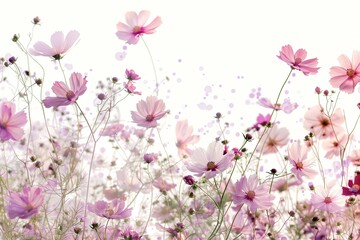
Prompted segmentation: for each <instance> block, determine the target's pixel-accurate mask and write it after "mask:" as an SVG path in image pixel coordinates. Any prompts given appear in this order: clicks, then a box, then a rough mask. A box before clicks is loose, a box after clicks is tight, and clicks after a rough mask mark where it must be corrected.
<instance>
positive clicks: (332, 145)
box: [322, 133, 351, 159]
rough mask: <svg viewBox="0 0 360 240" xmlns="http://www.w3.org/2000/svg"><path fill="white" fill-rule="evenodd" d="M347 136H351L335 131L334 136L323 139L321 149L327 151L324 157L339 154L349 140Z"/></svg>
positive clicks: (329, 157)
mask: <svg viewBox="0 0 360 240" xmlns="http://www.w3.org/2000/svg"><path fill="white" fill-rule="evenodd" d="M349 137H350V138H351V136H349V135H347V134H345V133H337V134H336V136H333V137H332V138H329V139H326V140H324V142H323V144H322V145H323V149H324V150H325V151H327V152H326V154H325V158H328V159H331V158H332V157H334V156H339V155H340V153H341V151H343V150H344V146H346V144H347V142H348V141H349Z"/></svg>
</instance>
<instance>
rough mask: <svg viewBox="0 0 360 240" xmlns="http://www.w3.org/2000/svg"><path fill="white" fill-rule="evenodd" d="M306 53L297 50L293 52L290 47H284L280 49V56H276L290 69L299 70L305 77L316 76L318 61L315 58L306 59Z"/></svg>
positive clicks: (302, 50)
mask: <svg viewBox="0 0 360 240" xmlns="http://www.w3.org/2000/svg"><path fill="white" fill-rule="evenodd" d="M306 55H307V53H306V51H305V50H304V49H299V50H297V51H296V52H295V54H294V50H293V48H292V47H291V46H290V45H285V46H283V47H282V48H281V51H280V55H279V56H277V57H278V58H280V59H281V60H283V61H284V62H286V63H287V64H288V65H290V67H291V68H292V69H296V70H299V71H301V72H303V73H304V74H305V75H309V74H316V73H317V71H318V69H319V68H318V67H317V64H318V60H317V58H311V59H307V60H305V58H306Z"/></svg>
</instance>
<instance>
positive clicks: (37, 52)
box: [29, 42, 56, 57]
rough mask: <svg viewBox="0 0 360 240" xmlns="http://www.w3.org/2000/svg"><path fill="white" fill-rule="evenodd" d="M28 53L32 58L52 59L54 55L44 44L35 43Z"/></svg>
mask: <svg viewBox="0 0 360 240" xmlns="http://www.w3.org/2000/svg"><path fill="white" fill-rule="evenodd" d="M29 52H30V54H31V55H34V56H46V57H52V56H54V55H55V54H56V53H55V51H54V50H53V49H52V48H51V47H50V46H49V45H47V44H46V43H44V42H37V43H35V44H34V46H33V48H30V49H29Z"/></svg>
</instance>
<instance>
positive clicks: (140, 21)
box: [135, 10, 150, 27]
mask: <svg viewBox="0 0 360 240" xmlns="http://www.w3.org/2000/svg"><path fill="white" fill-rule="evenodd" d="M149 17H150V12H149V11H146V10H142V11H140V13H139V15H138V18H137V25H135V26H139V27H142V26H144V25H145V23H146V22H147V20H148V19H149Z"/></svg>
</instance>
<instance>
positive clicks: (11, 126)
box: [0, 101, 27, 141]
mask: <svg viewBox="0 0 360 240" xmlns="http://www.w3.org/2000/svg"><path fill="white" fill-rule="evenodd" d="M15 110H16V107H15V104H14V103H13V102H8V101H2V102H1V103H0V140H1V141H7V140H9V139H12V140H14V141H19V140H20V139H21V138H22V137H23V135H24V130H23V129H22V128H21V127H23V126H24V125H25V124H26V122H27V119H26V113H25V112H24V111H20V112H18V113H15Z"/></svg>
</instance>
